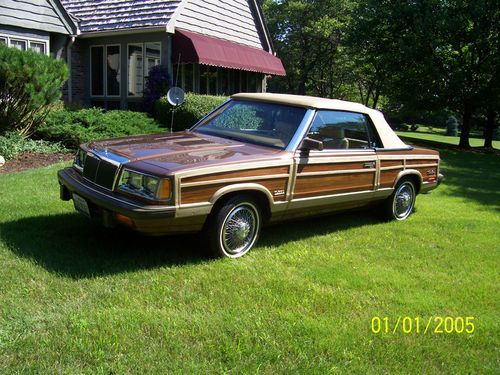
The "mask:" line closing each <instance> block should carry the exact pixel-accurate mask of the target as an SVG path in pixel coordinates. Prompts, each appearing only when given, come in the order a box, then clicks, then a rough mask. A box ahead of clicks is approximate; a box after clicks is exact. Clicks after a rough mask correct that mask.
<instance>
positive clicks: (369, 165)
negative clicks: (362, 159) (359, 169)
mask: <svg viewBox="0 0 500 375" xmlns="http://www.w3.org/2000/svg"><path fill="white" fill-rule="evenodd" d="M363 168H375V162H374V161H369V162H366V163H363Z"/></svg>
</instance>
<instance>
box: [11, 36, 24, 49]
mask: <svg viewBox="0 0 500 375" xmlns="http://www.w3.org/2000/svg"><path fill="white" fill-rule="evenodd" d="M10 46H11V47H12V48H15V49H20V50H23V51H26V41H25V40H19V39H11V40H10Z"/></svg>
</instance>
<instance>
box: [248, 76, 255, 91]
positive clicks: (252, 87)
mask: <svg viewBox="0 0 500 375" xmlns="http://www.w3.org/2000/svg"><path fill="white" fill-rule="evenodd" d="M256 90H257V74H256V73H253V72H249V73H248V91H250V92H255V91H256Z"/></svg>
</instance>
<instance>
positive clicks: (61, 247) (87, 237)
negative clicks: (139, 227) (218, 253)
mask: <svg viewBox="0 0 500 375" xmlns="http://www.w3.org/2000/svg"><path fill="white" fill-rule="evenodd" d="M0 233H1V235H2V238H3V241H4V242H5V243H6V244H7V245H8V246H9V248H10V249H11V251H13V252H14V253H15V254H17V255H18V256H20V257H23V258H28V259H32V260H33V261H35V262H36V263H37V264H39V265H41V266H43V267H44V268H46V269H47V270H48V271H51V272H56V273H60V274H62V275H64V276H69V277H72V278H88V277H95V276H101V275H108V274H115V273H122V272H130V271H136V270H140V269H152V268H157V267H162V266H164V267H165V266H166V267H169V266H175V265H185V264H195V263H200V262H203V261H206V260H208V259H209V257H208V256H207V255H206V254H205V253H204V252H203V251H202V247H201V246H200V241H199V237H198V236H196V235H195V236H170V237H145V236H142V235H140V234H138V233H135V232H132V231H127V230H121V229H116V230H107V229H105V228H102V227H101V226H99V225H96V224H94V223H92V222H90V221H89V220H87V219H86V218H85V217H82V216H81V215H80V214H77V213H72V214H64V215H50V216H37V217H29V218H24V219H20V220H16V221H11V222H7V223H4V224H2V225H1V226H0Z"/></svg>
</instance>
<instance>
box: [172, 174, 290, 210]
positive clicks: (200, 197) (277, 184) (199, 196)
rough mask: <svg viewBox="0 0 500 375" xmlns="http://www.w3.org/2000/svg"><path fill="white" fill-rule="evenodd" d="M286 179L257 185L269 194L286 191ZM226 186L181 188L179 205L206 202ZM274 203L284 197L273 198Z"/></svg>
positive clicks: (263, 181)
mask: <svg viewBox="0 0 500 375" xmlns="http://www.w3.org/2000/svg"><path fill="white" fill-rule="evenodd" d="M287 183H288V178H276V179H269V180H259V181H258V184H259V185H262V186H264V187H265V188H266V189H268V190H269V191H270V192H271V194H273V192H274V191H276V190H283V191H286V187H287ZM224 186H228V185H227V184H226V183H220V184H213V185H209V186H191V187H181V204H189V203H202V202H208V201H209V200H210V198H211V197H212V196H213V195H214V194H215V193H216V192H217V190H219V189H221V188H223V187H224ZM274 200H275V201H283V200H285V195H282V196H281V195H280V196H277V197H274Z"/></svg>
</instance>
